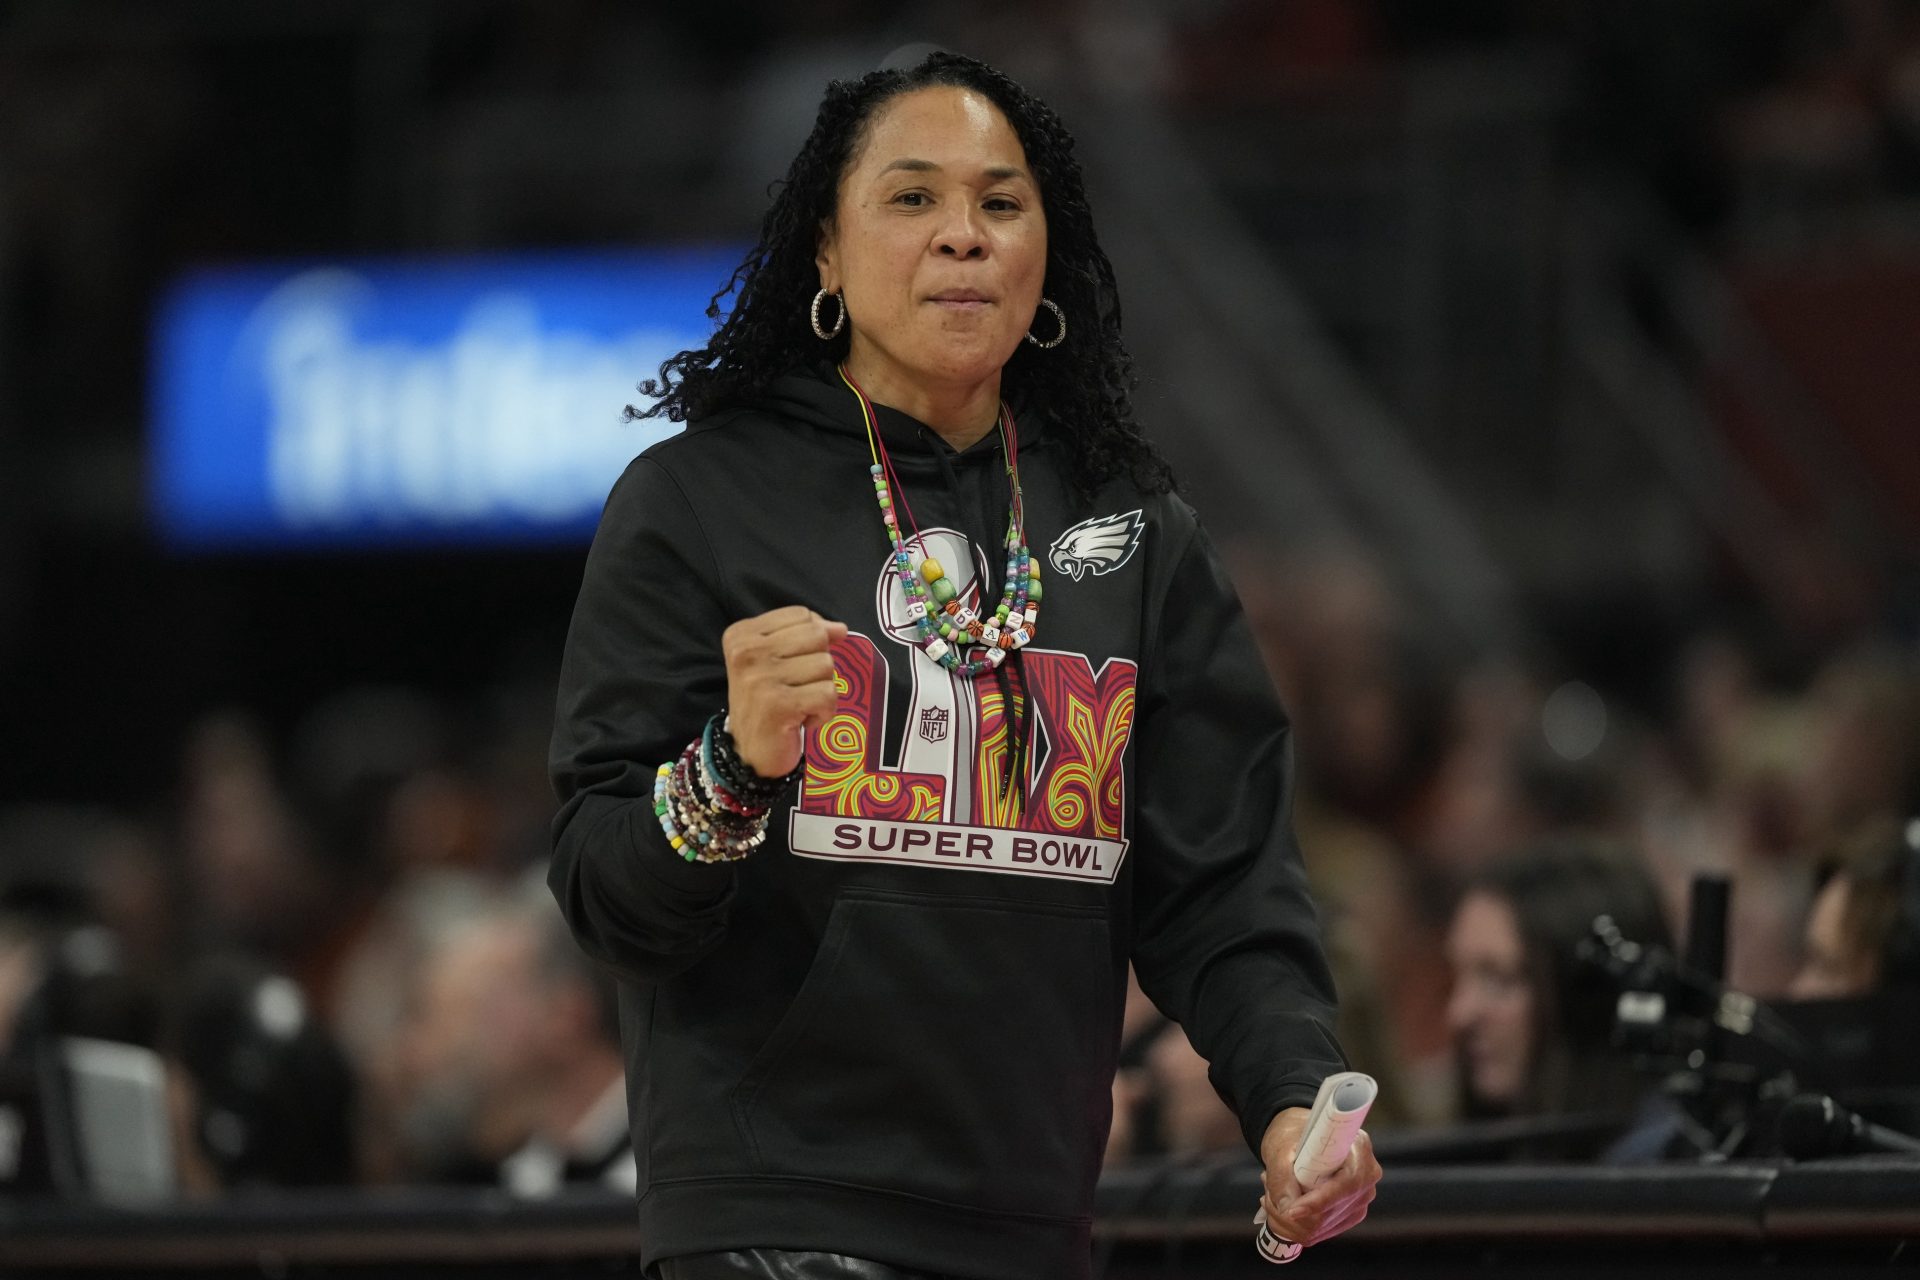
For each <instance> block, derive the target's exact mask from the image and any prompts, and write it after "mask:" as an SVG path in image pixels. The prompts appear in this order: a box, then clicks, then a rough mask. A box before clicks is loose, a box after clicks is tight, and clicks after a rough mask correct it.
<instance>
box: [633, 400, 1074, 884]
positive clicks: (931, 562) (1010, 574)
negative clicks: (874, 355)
mask: <svg viewBox="0 0 1920 1280" xmlns="http://www.w3.org/2000/svg"><path fill="white" fill-rule="evenodd" d="M840 376H841V380H842V381H844V382H845V383H846V384H847V387H848V389H849V390H851V391H852V392H853V394H854V396H855V397H856V398H857V399H858V400H859V401H860V407H861V411H862V414H863V416H864V418H865V421H866V427H867V441H868V444H869V446H870V447H871V448H872V449H873V451H874V453H875V454H876V459H875V461H874V462H873V464H872V465H871V466H869V467H868V469H867V470H868V472H869V474H871V475H872V477H873V488H874V494H875V497H876V500H877V501H878V503H879V506H880V515H881V519H882V520H883V521H884V522H885V525H886V530H887V539H888V541H889V542H891V543H892V545H893V551H894V563H895V565H896V566H897V567H898V569H899V571H900V589H901V592H902V593H903V595H904V596H905V598H906V602H907V604H906V609H907V617H908V619H909V620H910V621H912V622H913V623H914V624H915V630H916V632H917V634H918V635H919V637H920V649H921V652H923V653H925V654H926V655H927V657H928V658H930V659H932V660H933V661H935V662H937V663H939V664H940V665H941V666H943V667H945V668H946V669H947V670H948V671H951V672H953V673H954V674H956V675H958V676H961V677H963V678H967V679H971V678H973V677H974V676H977V675H979V674H981V673H982V672H984V671H987V670H989V669H991V668H993V667H997V666H999V665H1000V663H1001V662H1002V661H1003V660H1004V659H1005V658H1006V655H1007V653H1008V651H1009V650H1011V649H1015V648H1018V647H1020V646H1021V645H1023V644H1025V643H1026V642H1027V641H1028V640H1029V639H1031V637H1032V634H1033V620H1034V610H1033V609H1032V608H1031V604H1030V602H1031V600H1033V599H1037V598H1038V597H1039V594H1040V592H1039V577H1038V574H1036V573H1033V572H1031V571H1030V569H1029V565H1030V563H1031V560H1032V552H1031V551H1030V550H1029V549H1028V547H1027V543H1026V531H1025V529H1024V528H1023V527H1022V519H1023V513H1024V507H1023V505H1022V503H1021V496H1020V475H1019V472H1018V470H1017V469H1016V467H1015V465H1014V458H1015V431H1014V425H1013V415H1012V413H1011V412H1009V411H1008V409H1007V407H1006V405H1005V404H1002V405H1001V406H1000V422H999V425H1000V432H1001V440H1002V444H1003V446H1004V450H1005V457H1006V471H1007V487H1008V489H1009V491H1010V498H1011V500H1010V502H1009V503H1008V507H1007V532H1006V538H1005V550H1006V556H1007V572H1006V576H1005V579H1004V585H1003V586H1002V589H1001V593H1000V602H999V603H998V604H997V605H995V606H994V607H993V610H992V612H991V613H990V614H986V613H984V610H983V612H982V613H975V612H974V611H973V610H971V609H968V608H966V607H965V606H964V605H962V604H961V603H960V599H959V596H960V592H959V588H958V586H957V585H956V584H955V583H954V581H953V579H952V578H951V577H949V576H948V575H947V572H946V570H945V568H944V567H943V566H942V565H941V564H940V562H939V561H938V560H935V559H933V558H932V557H930V556H927V555H926V546H925V544H924V543H923V542H921V541H920V539H919V537H918V532H917V530H916V534H915V537H914V538H913V539H911V540H910V539H908V538H906V537H905V536H904V535H903V534H902V533H901V531H900V519H899V516H898V515H897V514H896V507H898V508H901V509H906V510H907V513H908V522H909V523H911V522H912V512H911V509H910V508H908V507H907V504H906V502H905V500H904V498H903V499H902V501H901V502H899V503H897V504H896V503H895V502H894V501H893V494H892V492H891V491H890V490H889V488H888V486H887V465H886V461H885V457H886V446H885V445H884V444H883V443H882V442H881V440H880V437H879V430H878V427H877V419H876V416H875V414H874V410H873V404H872V402H871V401H870V400H868V399H867V396H866V393H865V392H863V391H861V390H860V388H859V387H858V386H857V385H856V384H855V383H854V381H853V379H852V378H850V377H848V376H847V373H846V370H845V368H844V367H843V368H842V369H841V370H840ZM910 542H911V543H912V544H916V545H917V548H918V550H919V552H920V554H921V559H920V560H919V561H918V562H917V563H916V562H914V561H913V560H912V559H911V557H910V555H909V553H908V550H907V548H908V545H909V544H910ZM922 582H924V584H925V585H924V586H923V585H922ZM928 599H931V600H932V602H933V609H934V610H938V612H932V611H930V610H929V608H928V607H927V605H926V603H925V601H927V600H928ZM1016 620H1017V621H1016ZM1018 623H1024V625H1018ZM969 644H979V645H981V646H982V647H984V649H985V656H984V657H982V658H977V659H973V660H967V659H965V658H964V657H963V654H964V651H965V649H966V647H967V645H969ZM669 801H671V797H669ZM670 816H671V815H663V816H662V821H663V822H665V821H667V820H668V818H669V817H670ZM689 856H691V855H689ZM704 856H705V855H704V854H703V857H704Z"/></svg>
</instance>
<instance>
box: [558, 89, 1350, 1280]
mask: <svg viewBox="0 0 1920 1280" xmlns="http://www.w3.org/2000/svg"><path fill="white" fill-rule="evenodd" d="M727 291H732V292H734V293H735V294H736V297H735V300H734V304H733V307H732V309H731V312H730V313H729V314H728V316H727V318H726V321H725V323H724V324H722V325H721V326H720V328H719V330H718V332H717V333H716V334H715V335H714V337H713V339H712V341H711V342H710V343H709V345H708V346H707V347H706V348H705V349H703V350H699V351H691V352H683V353H681V354H680V355H679V356H676V357H675V358H673V359H672V360H669V361H668V362H667V364H666V365H665V366H664V367H663V369H662V379H661V381H660V383H659V384H653V383H649V384H647V386H646V387H645V390H647V391H648V392H649V394H654V395H658V396H660V400H659V403H658V404H657V405H656V406H655V408H654V409H652V410H649V412H650V413H651V412H665V413H667V414H668V415H670V416H671V417H673V418H675V419H685V420H687V421H688V423H689V426H688V428H687V430H686V431H684V432H683V433H681V434H680V435H678V436H675V437H674V438H672V439H669V440H667V441H665V442H663V443H661V444H660V445H657V446H655V447H654V448H652V449H649V450H648V451H647V452H646V453H645V454H644V455H643V456H642V457H641V458H640V459H638V460H637V461H636V462H635V463H634V464H633V465H632V466H631V467H630V468H629V469H628V470H627V472H626V474H625V475H624V476H623V477H622V478H621V480H620V481H619V483H618V484H617V485H616V486H615V488H614V491H613V493H612V495H611V496H610V498H609V499H608V503H607V508H606V511H605V514H604V515H603V517H602V520H601V525H600V530H599V533H598V535H597V536H596V538H595V541H594V546H593V550H592V552H591V554H590V555H589V557H588V562H587V569H586V576H585V580H584V582H583V583H582V586H581V591H580V597H579V603H578V605H577V607H576V612H575V616H574V621H573V626H572V630H571V633H570V635H569V638H568V642H567V653H566V659H565V663H564V667H563V671H562V675H561V688H560V696H559V707H558V715H557V723H556V728H555V735H554V745H553V773H554V779H555V785H556V788H557V790H558V792H559V794H560V797H561V799H562V802H563V804H562V808H561V811H560V813H559V816H558V817H557V818H556V820H555V849H554V858H553V866H552V874H551V876H550V882H551V884H552V886H553V888H554V892H555V894H556V896H557V897H558V898H559V901H560V904H561V907H562V909H563V911H564V912H565V914H566V916H567V918H568V920H569V921H570V922H571V923H572V926H573V928H574V931H575V933H576V935H577V936H578V938H579V939H580V941H581V943H582V945H583V946H584V947H585V948H586V949H587V950H588V951H589V952H590V953H591V954H592V955H593V956H595V957H596V958H597V959H599V960H600V961H602V962H603V963H605V964H606V965H608V966H610V967H611V968H612V969H613V970H614V971H615V972H616V973H617V974H618V975H619V976H620V978H621V980H622V981H621V996H622V1002H623V1015H624V1017H623V1022H624V1027H625V1033H626V1039H627V1056H628V1092H629V1100H630V1112H631V1119H632V1124H633V1132H634V1148H635V1152H636V1156H637V1159H638V1162H639V1178H640V1216H641V1224H642V1228H643V1232H642V1241H643V1243H642V1249H643V1252H644V1255H645V1259H646V1261H647V1263H648V1264H649V1265H652V1264H653V1263H655V1262H656V1261H657V1260H663V1261H659V1269H658V1272H657V1274H659V1275H661V1276H663V1277H668V1278H669V1280H684V1278H687V1277H708V1276H743V1275H744V1276H816V1275H842V1274H852V1275H860V1276H875V1277H878V1276H893V1275H901V1274H912V1275H922V1274H934V1275H948V1276H978V1277H988V1276H991V1277H1019V1276H1032V1277H1036V1278H1037V1277H1046V1278H1047V1280H1057V1278H1058V1277H1062V1276H1077V1275H1085V1274H1086V1272H1087V1269H1088V1266H1089V1248H1088V1245H1089V1226H1090V1217H1091V1207H1092V1195H1093V1186H1094V1182H1095V1179H1096V1178H1097V1176H1098V1173H1099V1165H1100V1156H1101V1150H1102V1145H1103V1142H1104V1139H1105V1136H1106V1127H1107V1123H1108V1112H1109V1105H1110V1097H1109V1083H1110V1081H1111V1079H1112V1075H1113V1068H1114V1058H1115V1053H1116V1050H1117V1042H1118V1036H1119V1014H1120V1007H1121V1003H1122V1001H1123V999H1124V996H1125V991H1126V965H1127V961H1128V959H1129V957H1131V958H1132V960H1133V961H1134V963H1135V965H1136V967H1137V968H1138V971H1139V973H1140V975H1141V979H1142V981H1143V983H1144V984H1145V986H1146V989H1147V991H1148V993H1149V994H1150V995H1152V996H1153V998H1154V999H1155V1001H1156V1002H1157V1003H1158V1004H1159V1005H1160V1006H1161V1008H1162V1009H1164V1010H1166V1011H1167V1012H1168V1013H1169V1014H1171V1015H1173V1016H1175V1017H1177V1018H1178V1019H1180V1020H1181V1021H1182V1022H1184V1023H1186V1024H1187V1026H1188V1028H1189V1031H1190V1033H1191V1034H1192V1036H1193V1039H1194V1043H1195V1044H1196V1045H1197V1046H1199V1048H1200V1049H1201V1051H1202V1052H1203V1053H1205V1054H1207V1056H1208V1057H1209V1058H1210V1059H1211V1060H1212V1063H1213V1072H1214V1078H1215V1081H1216V1083H1217V1084H1218V1086H1219V1087H1220V1089H1221V1092H1222V1093H1223V1095H1224V1096H1226V1097H1227V1098H1228V1099H1229V1101H1230V1102H1231V1103H1233V1104H1234V1106H1235V1109H1236V1112H1237V1114H1238V1115H1239V1117H1240V1119H1241V1123H1242V1128H1243V1131H1244V1133H1245V1134H1246V1137H1247V1140H1248V1142H1249V1143H1250V1144H1251V1145H1252V1146H1253V1147H1254V1149H1255V1150H1256V1151H1258V1152H1259V1153H1260V1155H1261V1156H1262V1158H1263V1160H1264V1163H1265V1165H1266V1170H1267V1180H1266V1187H1267V1196H1266V1200H1267V1205H1266V1207H1267V1209H1268V1212H1269V1215H1270V1216H1271V1217H1272V1219H1273V1220H1274V1221H1275V1222H1276V1224H1277V1227H1278V1229H1280V1230H1281V1231H1283V1232H1287V1233H1291V1235H1292V1237H1293V1238H1297V1239H1300V1240H1304V1241H1309V1242H1311V1241H1313V1240H1316V1239H1322V1238H1325V1237H1326V1236H1328V1235H1332V1234H1334V1233H1336V1232H1338V1231H1341V1230H1344V1229H1345V1228H1347V1227H1349V1226H1351V1225H1352V1224H1353V1223H1355V1222H1357V1221H1359V1220H1360V1218H1361V1217H1362V1216H1364V1214H1365V1212H1366V1203H1367V1201H1368V1200H1370V1199H1371V1198H1372V1185H1373V1182H1374V1181H1375V1180H1377V1178H1378V1176H1379V1170H1378V1165H1377V1164H1375V1163H1374V1162H1373V1160H1372V1157H1371V1153H1370V1147H1369V1146H1367V1145H1366V1144H1360V1145H1359V1146H1358V1147H1357V1148H1356V1153H1355V1155H1354V1158H1353V1159H1352V1160H1351V1161H1350V1162H1349V1164H1348V1166H1347V1167H1346V1169H1345V1170H1343V1171H1342V1173H1341V1174H1340V1175H1339V1176H1338V1177H1336V1178H1335V1179H1333V1180H1331V1181H1330V1182H1329V1183H1328V1184H1325V1185H1324V1186H1323V1187H1322V1188H1321V1189H1319V1190H1316V1191H1314V1192H1312V1193H1310V1194H1304V1195H1302V1194H1297V1193H1298V1191H1299V1189H1298V1188H1297V1187H1296V1186H1294V1184H1293V1183H1292V1181H1291V1178H1290V1175H1289V1174H1288V1173H1287V1172H1286V1166H1287V1165H1288V1164H1290V1162H1291V1151H1292V1148H1293V1146H1294V1144H1295V1143H1296V1142H1297V1140H1298V1137H1299V1134H1300V1130H1301V1127H1302V1125H1303V1123H1304V1119H1305V1110H1304V1107H1305V1105H1306V1104H1307V1103H1308V1102H1310V1101H1311V1099H1312V1097H1313V1094H1314V1091H1315V1088H1316V1086H1317V1085H1318V1082H1319V1081H1320V1079H1321V1078H1322V1077H1323V1076H1324V1075H1326V1074H1327V1073H1328V1072H1331V1071H1334V1070H1338V1069H1339V1068H1340V1067H1341V1065H1342V1063H1341V1056H1340V1052H1339V1049H1338V1047H1337V1045H1336V1044H1335V1043H1334V1041H1333V1039H1332V1036H1331V1034H1330V1032H1329V1030H1328V1028H1329V1027H1331V1025H1332V1020H1333V993H1332V990H1331V986H1330V983H1329V981H1328V977H1327V972H1326V965H1325V962H1324V960H1323V958H1322V955H1321V951H1320V944H1319V940H1318V936H1317V934H1316V931H1315V926H1314V922H1313V914H1312V908H1311V904H1310V902H1309V901H1308V899H1307V896H1306V893H1305V891H1304V888H1303V877H1302V875H1301V868H1300V860H1299V855H1298V852H1297V850H1296V848H1295V847H1294V844H1293V842H1292V836H1291V834H1290V831H1289V829H1288V823H1287V807H1286V801H1287V785H1288V784H1287V781H1286V772H1285V771H1286V767H1287V758H1286V753H1287V750H1288V741H1289V739H1288V734H1287V724H1286V721H1285V719H1284V718H1283V716H1282V714H1281V712H1280V710H1279V708H1278V706H1277V705H1276V703H1275V700H1274V697H1273V694H1272V690H1271V687H1270V685H1269V684H1268V682H1267V679H1266V677H1265V675H1264V673H1263V670H1262V667H1261V664H1260V660H1259V657H1258V655H1257V653H1256V651H1255V649H1254V646H1253V642H1252V640H1251V638H1250V636H1249V634H1248V630H1247V627H1246V624H1245V622H1244V620H1243V618H1242V617H1241V614H1240V611H1239V608H1238V605H1237V604H1236V602H1235V600H1234V597H1233V594H1232V592H1231V590H1230V589H1229V587H1228V585H1227V582H1226V579H1225V577H1224V575H1223V574H1222V572H1221V570H1220V567H1219V563H1218V561H1217V560H1216V558H1215V557H1214V554H1213V551H1212V548H1211V546H1210V544H1209V543H1208V542H1207V540H1206V538H1205V537H1204V535H1202V534H1201V533H1200V532H1199V531H1198V529H1197V527H1196V526H1195V524H1194V519H1193V515H1192V512H1191V511H1190V510H1188V509H1187V508H1186V507H1185V506H1184V505H1183V504H1182V503H1180V502H1179V501H1178V500H1177V499H1175V498H1173V497H1172V496H1171V494H1170V492H1169V490H1170V488H1171V486H1170V482H1169V478H1168V473H1167V469H1166V467H1165V465H1164V464H1163V463H1162V462H1161V461H1160V459H1159V458H1158V457H1157V456H1156V455H1155V454H1154V452H1153V451H1152V450H1151V449H1150V448H1149V447H1148V446H1147V444H1146V443H1145V442H1144V441H1143V440H1142V439H1141V437H1140V436H1139V434H1138V432H1137V430H1136V428H1135V427H1134V426H1133V424H1132V423H1131V421H1130V420H1129V406H1128V400H1127V387H1128V385H1129V381H1130V367H1129V362H1128V358H1127V356H1126V352H1125V349H1124V347H1123V346H1122V345H1121V341H1120V321H1119V306H1118V302H1117V299H1116V297H1115V292H1114V283H1113V272H1112V268H1111V266H1110V265H1109V264H1108V262H1107V259H1106V257H1105V255H1104V254H1103V253H1102V252H1101V251H1100V248H1099V244H1098V241H1097V240H1096V238H1095V236H1094V233H1093V226H1092V222H1091V219H1090V216H1089V213H1088V210H1087V205H1086V198H1085V195H1084V192H1083V190H1082V186H1081V180H1080V174H1079V169H1078V166H1077V164H1076V163H1075V161H1074V159H1073V156H1072V142H1071V139H1070V138H1069V137H1068V135H1067V134H1066V132H1065V130H1064V129H1063V128H1062V127H1061V125H1060V123H1059V121H1058V120H1057V119H1056V118H1055V117H1054V116H1053V114H1052V113H1051V112H1050V111H1048V110H1047V109H1046V108H1045V107H1044V106H1043V105H1041V104H1040V103H1038V102H1036V101H1035V100H1034V99H1033V98H1031V97H1030V96H1028V95H1027V94H1026V93H1025V92H1024V91H1022V90H1021V89H1020V88H1019V87H1018V86H1016V85H1014V84H1013V83H1011V82H1010V81H1008V80H1007V79H1006V78H1005V77H1003V76H1001V75H999V74H998V73H996V72H994V71H992V70H990V69H989V68H987V67H985V66H982V65H981V64H979V63H977V62H973V61H971V60H969V59H966V58H961V57H957V56H954V55H949V54H934V55H932V56H931V57H929V58H928V59H927V60H926V61H925V62H923V63H922V64H920V65H919V66H917V67H915V68H913V69H911V70H890V71H881V72H875V73H873V74H871V75H868V76H866V77H864V78H863V79H861V80H859V81H855V82H851V83H846V82H839V83H835V84H833V85H832V86H830V87H829V88H828V91H827V95H826V99H825V101H824V102H823V103H822V105H821V108H820V113H819V117H818V119H817V121H816V122H815V125H814V128H813V132H812V134H811V136H810V137H809V138H808V139H807V141H806V143H805V145H804V146H803V147H802V148H801V151H800V154H799V156H798V157H797V158H796V159H795V160H794V162H793V166H792V169H791V171H790V172H789V174H788V177H787V180H786V183H785V184H784V186H783V188H782V189H781V190H780V192H779V194H778V195H777V196H776V198H775V200H774V203H773V206H772V208H771V209H770V211H769V212H768V214H767V216H766V221H765V224H764V228H763V231H762V236H761V242H760V244H759V245H758V246H757V247H756V248H755V249H754V251H753V252H752V253H751V254H750V255H749V256H748V257H747V259H746V261H745V263H743V265H742V266H741V268H740V269H739V271H738V272H736V273H735V276H734V279H733V281H732V282H731V283H730V285H729V286H728V289H727V290H725V291H723V293H724V292H727ZM717 302H718V299H716V308H715V310H714V311H713V314H714V315H715V316H716V317H717V316H718V314H719V313H718V310H717ZM996 602H997V603H996ZM796 787H797V791H796ZM1250 1230H1251V1228H1250Z"/></svg>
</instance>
